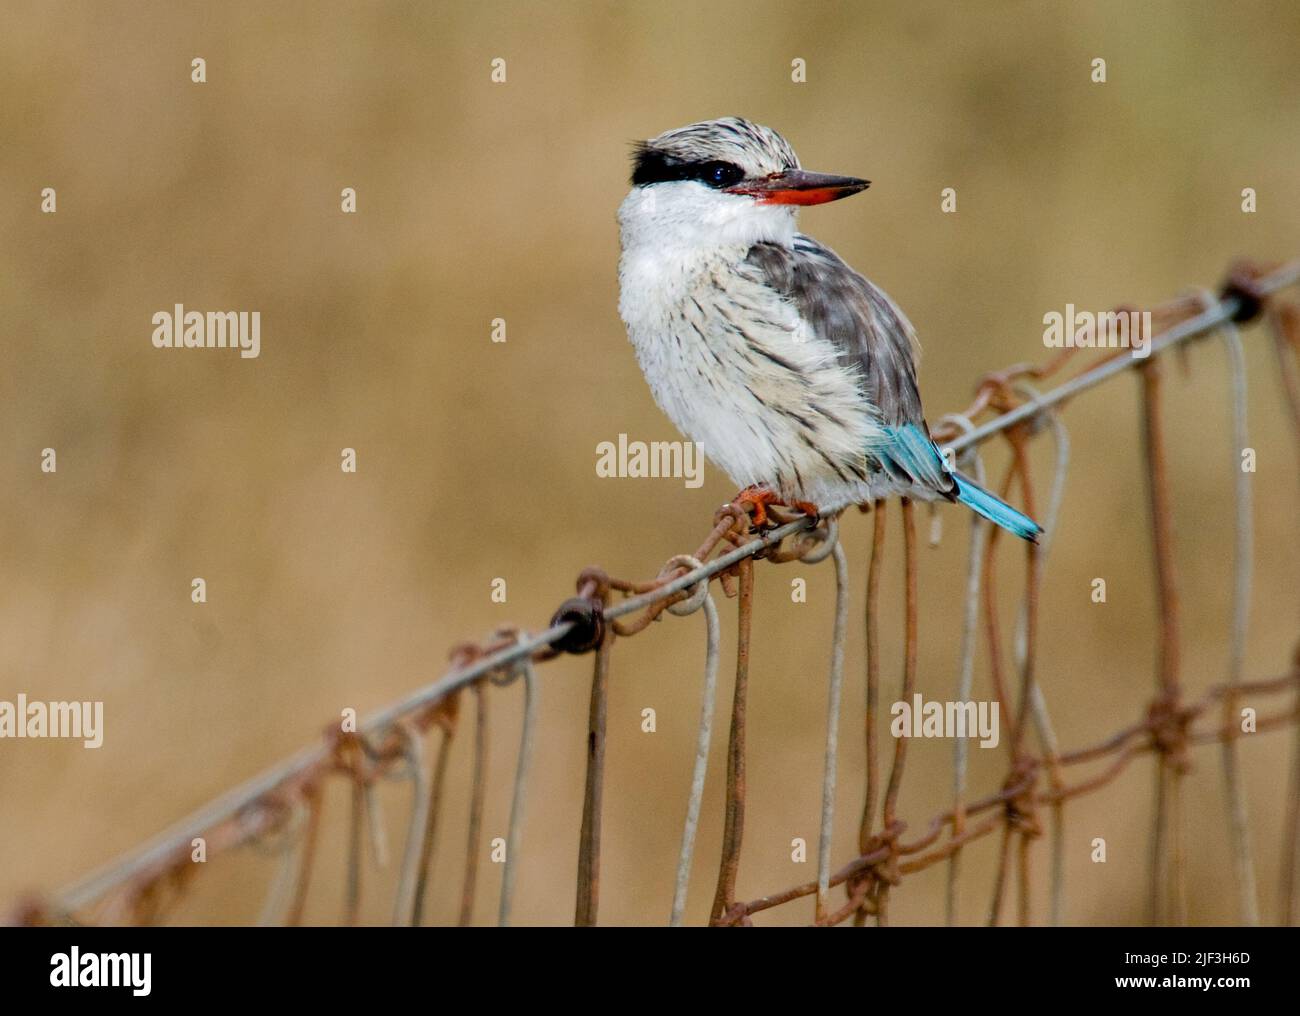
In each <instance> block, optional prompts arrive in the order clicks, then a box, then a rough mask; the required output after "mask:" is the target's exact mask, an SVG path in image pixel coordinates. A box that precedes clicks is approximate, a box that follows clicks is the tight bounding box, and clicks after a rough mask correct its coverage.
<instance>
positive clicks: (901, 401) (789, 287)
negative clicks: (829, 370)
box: [746, 233, 922, 427]
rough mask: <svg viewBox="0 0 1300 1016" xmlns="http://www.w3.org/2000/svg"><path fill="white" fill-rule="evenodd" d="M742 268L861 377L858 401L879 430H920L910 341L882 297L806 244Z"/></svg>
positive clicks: (800, 238) (758, 256) (761, 252)
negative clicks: (870, 409) (871, 412)
mask: <svg viewBox="0 0 1300 1016" xmlns="http://www.w3.org/2000/svg"><path fill="white" fill-rule="evenodd" d="M746 263H747V264H748V265H750V266H752V267H753V268H754V269H756V270H757V272H758V273H759V275H760V276H761V281H762V282H763V283H764V284H765V285H767V286H769V287H771V288H772V289H774V290H776V291H777V292H778V293H780V294H781V295H782V296H784V297H785V298H786V299H788V300H791V301H793V302H794V304H795V306H796V307H797V309H798V311H799V313H800V314H801V315H802V316H803V318H804V320H806V321H807V322H808V323H809V325H810V326H811V327H812V329H813V331H814V332H815V333H816V334H817V335H818V336H820V337H821V338H823V339H826V340H827V341H829V342H831V343H832V344H833V345H834V346H835V348H836V349H838V350H839V361H840V363H842V364H844V365H845V366H857V367H859V368H860V369H861V371H862V377H863V382H864V384H865V387H866V390H865V394H866V396H867V398H868V399H869V400H870V402H871V404H872V405H873V406H875V407H876V408H877V409H878V410H879V412H880V417H881V422H883V423H885V424H887V425H889V426H895V427H897V426H901V425H903V424H908V423H922V417H921V397H920V395H919V394H918V392H917V388H916V333H915V332H914V331H913V330H912V324H911V322H910V321H908V320H907V318H906V317H905V316H904V315H903V312H902V311H901V310H899V309H898V307H896V306H895V305H894V301H892V300H891V299H890V298H889V297H888V296H886V295H885V294H884V292H882V291H881V290H880V289H878V288H876V287H875V286H874V285H872V284H871V283H870V282H868V281H867V280H866V279H864V278H863V277H862V276H861V275H859V274H858V273H857V272H855V271H854V270H853V269H852V268H850V267H849V266H848V265H846V264H845V263H844V262H843V261H841V260H840V258H839V256H838V255H836V253H835V252H834V251H833V250H831V249H830V248H828V247H823V246H822V245H821V244H819V243H818V242H817V241H816V240H814V239H813V238H812V237H810V236H804V235H803V234H802V233H800V234H797V235H796V236H795V238H794V246H793V248H791V247H785V246H783V245H781V244H775V243H759V244H755V245H754V246H753V247H752V248H751V249H750V251H749V256H748V257H747V258H746Z"/></svg>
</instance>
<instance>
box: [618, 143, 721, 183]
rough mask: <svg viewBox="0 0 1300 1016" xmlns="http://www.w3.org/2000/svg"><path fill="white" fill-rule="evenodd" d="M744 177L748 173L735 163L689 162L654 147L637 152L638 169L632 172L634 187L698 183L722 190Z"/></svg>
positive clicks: (636, 167)
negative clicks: (693, 181)
mask: <svg viewBox="0 0 1300 1016" xmlns="http://www.w3.org/2000/svg"><path fill="white" fill-rule="evenodd" d="M744 178H745V171H744V170H743V169H741V168H740V167H739V166H737V165H735V164H734V163H731V162H722V161H718V160H709V161H705V162H687V161H684V160H682V159H677V158H674V157H673V156H671V155H667V154H666V153H664V152H660V151H656V150H655V149H652V148H642V149H640V150H638V151H637V153H636V166H635V167H634V168H633V170H632V184H633V186H641V185H644V184H652V183H671V182H673V181H676V180H698V181H699V182H700V183H703V184H706V185H707V186H709V187H713V188H716V189H721V188H723V187H730V186H732V185H733V184H736V183H739V182H740V181H741V180H743V179H744Z"/></svg>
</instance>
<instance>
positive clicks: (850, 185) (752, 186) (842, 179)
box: [725, 169, 871, 205]
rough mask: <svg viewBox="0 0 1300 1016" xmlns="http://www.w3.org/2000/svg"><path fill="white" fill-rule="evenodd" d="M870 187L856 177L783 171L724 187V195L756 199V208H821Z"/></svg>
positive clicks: (790, 170)
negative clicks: (767, 206)
mask: <svg viewBox="0 0 1300 1016" xmlns="http://www.w3.org/2000/svg"><path fill="white" fill-rule="evenodd" d="M870 186H871V181H870V180H859V179H858V178H857V177H856V176H832V175H831V174H829V173H809V172H808V171H807V170H803V169H787V170H786V171H785V172H784V173H773V174H772V175H771V176H767V177H764V178H763V179H762V180H742V181H741V182H740V183H738V184H736V185H735V186H734V187H728V188H726V191H725V193H727V194H746V195H749V196H750V197H753V198H757V199H758V203H759V204H760V205H823V204H825V203H826V202H827V201H838V200H839V199H840V198H847V197H848V196H849V195H851V194H856V193H858V191H864V190H866V189H867V188H868V187H870Z"/></svg>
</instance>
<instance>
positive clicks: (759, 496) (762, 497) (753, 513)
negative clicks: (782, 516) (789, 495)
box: [731, 487, 781, 529]
mask: <svg viewBox="0 0 1300 1016" xmlns="http://www.w3.org/2000/svg"><path fill="white" fill-rule="evenodd" d="M731 503H732V504H733V505H736V506H737V507H739V508H740V509H742V510H743V511H746V512H748V513H749V516H750V519H751V520H752V523H753V525H754V528H755V529H762V528H763V527H764V526H766V525H767V524H768V522H769V519H768V517H767V506H768V505H770V504H773V505H776V504H780V503H781V502H780V501H779V500H777V494H776V491H774V490H768V489H767V488H766V487H746V488H745V489H744V490H742V491H741V492H740V493H739V494H737V495H736V496H735V497H734V498H732V500H731Z"/></svg>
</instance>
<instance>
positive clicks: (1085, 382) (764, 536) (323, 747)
mask: <svg viewBox="0 0 1300 1016" xmlns="http://www.w3.org/2000/svg"><path fill="white" fill-rule="evenodd" d="M1297 281H1300V261H1296V262H1292V263H1289V264H1286V265H1284V266H1281V267H1278V268H1275V269H1273V270H1272V271H1269V272H1267V273H1263V272H1261V271H1259V270H1257V269H1254V268H1253V266H1245V265H1244V263H1243V265H1242V266H1239V270H1238V271H1237V272H1235V273H1234V274H1233V275H1232V276H1230V280H1229V284H1228V286H1227V287H1226V288H1225V290H1224V291H1223V293H1222V295H1221V296H1220V297H1219V298H1218V299H1217V300H1215V301H1213V302H1212V303H1208V304H1204V309H1203V310H1202V311H1201V312H1200V313H1197V314H1195V315H1194V316H1191V317H1187V318H1184V319H1183V320H1180V321H1178V322H1177V323H1174V324H1172V325H1171V326H1170V327H1168V328H1166V329H1164V330H1163V331H1161V332H1160V333H1159V334H1157V335H1155V336H1153V337H1152V339H1151V348H1150V357H1151V358H1154V357H1157V356H1159V355H1161V354H1163V353H1164V352H1166V351H1167V350H1169V349H1171V348H1174V347H1176V346H1179V345H1181V344H1182V343H1185V342H1187V341H1188V340H1190V339H1193V338H1197V337H1201V336H1205V335H1208V334H1211V333H1213V332H1214V331H1216V330H1217V329H1219V328H1220V327H1222V326H1223V325H1225V324H1226V323H1228V322H1232V321H1238V320H1243V319H1246V318H1249V317H1253V316H1254V313H1255V312H1256V311H1257V310H1258V307H1259V305H1260V303H1261V302H1262V301H1263V300H1264V299H1265V298H1266V297H1267V296H1269V295H1271V294H1272V293H1274V292H1276V291H1277V290H1280V289H1282V288H1285V287H1286V286H1289V285H1292V284H1294V283H1296V282H1297ZM1200 305H1202V304H1199V303H1198V306H1200ZM1145 362H1146V360H1144V359H1139V358H1136V357H1133V356H1125V355H1115V356H1112V357H1110V358H1108V359H1105V360H1103V361H1102V362H1100V363H1099V364H1097V365H1096V366H1094V367H1092V368H1090V369H1088V370H1086V371H1084V372H1082V373H1080V374H1078V375H1076V376H1075V377H1073V378H1071V379H1070V380H1068V381H1065V382H1064V383H1062V384H1060V385H1058V386H1057V387H1054V388H1052V389H1049V390H1047V391H1045V392H1042V393H1041V394H1034V395H1033V396H1032V397H1031V398H1029V399H1028V400H1027V401H1025V402H1022V403H1021V404H1019V405H1017V406H1015V407H1013V408H1009V409H1006V410H1005V411H1003V412H1000V413H997V414H996V415H994V416H993V417H992V418H990V419H988V420H987V421H986V422H984V423H983V424H980V425H978V426H974V427H973V428H970V429H966V430H965V431H964V432H962V433H957V432H956V429H955V428H945V427H943V426H940V427H936V428H935V437H936V440H937V441H939V443H940V444H941V446H942V448H943V450H944V451H945V452H947V451H948V450H951V453H952V454H953V455H954V456H959V455H960V454H961V453H962V452H964V451H967V450H969V449H973V448H975V447H977V446H979V445H980V444H982V443H984V442H986V441H988V440H989V439H990V438H993V437H995V436H997V435H999V434H1003V433H1005V432H1007V431H1009V430H1010V429H1011V428H1013V427H1015V426H1016V425H1017V424H1021V423H1024V422H1026V421H1029V420H1032V419H1033V418H1035V417H1036V416H1038V414H1040V413H1043V412H1044V411H1045V410H1048V409H1051V408H1052V407H1055V406H1058V405H1060V404H1062V403H1064V402H1066V401H1067V400H1069V399H1070V398H1072V397H1073V396H1075V395H1078V394H1079V393H1081V392H1083V391H1086V390H1088V389H1090V388H1093V387H1095V386H1097V385H1099V384H1101V383H1102V382H1104V381H1106V380H1108V379H1109V378H1112V377H1114V376H1116V375H1118V374H1120V373H1122V372H1124V371H1126V370H1129V369H1131V368H1134V367H1140V366H1141V365H1142V364H1143V363H1145ZM1050 372H1051V370H1050V369H1039V368H1034V367H1030V366H1024V365H1022V366H1018V367H1013V368H1011V369H1010V370H1008V371H1006V372H1003V373H1002V374H1001V375H997V376H996V377H997V378H998V379H999V380H1000V381H1001V382H1003V383H1005V382H1006V381H1008V380H1013V379H1015V378H1018V377H1041V376H1044V375H1045V374H1047V373H1050ZM992 404H993V403H991V402H990V401H989V400H988V399H985V398H977V400H976V403H975V405H974V406H973V407H972V409H971V410H968V412H967V414H966V416H965V418H966V419H970V418H971V417H973V416H975V415H976V414H977V413H978V412H980V411H982V410H984V409H987V408H989V407H990V406H991V405H992ZM814 525H815V522H814V520H812V519H808V518H802V517H801V518H798V519H796V520H794V521H790V522H786V523H784V524H782V525H779V526H777V527H776V528H773V529H770V530H767V531H765V532H761V533H756V534H753V537H752V538H751V539H748V540H746V541H745V542H743V543H741V544H740V545H739V546H735V547H734V548H733V549H731V550H729V551H727V552H726V553H724V554H721V555H719V556H717V557H715V558H712V559H710V560H706V561H704V562H703V563H702V564H700V565H699V566H698V567H693V568H690V569H689V570H687V571H685V572H683V573H682V574H680V575H677V576H676V577H674V578H672V579H670V580H668V581H663V582H659V583H654V584H650V585H649V586H646V587H635V588H633V587H627V588H626V589H625V590H624V591H627V592H632V593H633V595H629V596H626V597H625V598H624V599H621V600H618V601H617V602H614V603H611V604H609V605H608V606H607V607H605V608H604V610H603V615H604V617H605V618H608V619H610V620H614V619H617V618H620V617H624V616H626V615H629V614H633V613H636V612H638V611H641V610H644V609H646V608H652V607H655V606H657V605H660V604H663V603H665V601H669V600H671V599H673V598H674V597H676V596H677V594H679V593H682V592H684V591H685V590H688V589H691V588H692V587H695V586H697V585H698V584H699V583H700V582H701V581H707V580H709V579H711V578H713V577H715V576H718V575H719V574H720V573H724V572H727V571H728V570H729V569H731V568H733V567H734V566H735V565H737V564H738V563H739V562H742V561H744V560H746V559H750V558H754V557H756V556H758V555H760V554H762V553H763V552H764V551H766V550H768V549H769V548H772V547H775V546H776V545H777V544H779V543H781V541H782V540H784V539H785V538H786V537H788V536H791V535H793V534H795V533H798V532H801V531H803V530H807V529H810V528H812V527H813V526H814ZM726 532H727V528H726V527H725V526H719V527H718V528H715V530H714V536H715V539H714V540H713V542H712V544H710V549H711V547H712V546H716V543H717V540H718V539H721V537H722V536H723V535H724V534H725V533H726ZM698 556H699V557H700V558H701V559H702V558H704V557H706V556H707V553H704V554H700V555H698ZM586 574H588V573H584V575H586ZM580 582H581V580H580ZM588 588H591V584H590V583H589V586H588ZM620 588H623V587H620ZM575 627H577V622H575V621H570V620H560V621H557V622H555V623H552V624H551V625H550V626H549V627H548V628H546V629H545V630H543V631H540V632H537V633H536V634H532V635H527V634H524V635H520V636H519V637H517V638H510V639H507V640H502V641H500V642H498V643H495V644H493V645H491V646H489V647H487V648H486V649H483V650H477V651H476V652H475V653H474V654H473V659H472V662H467V663H465V664H464V665H460V666H454V667H453V668H452V669H451V670H450V671H449V672H448V673H447V674H445V675H444V676H443V677H441V678H439V679H438V680H436V681H434V682H432V683H431V684H429V685H426V686H425V687H423V688H420V689H418V690H416V691H415V692H413V693H411V694H410V695H408V696H406V697H405V698H403V699H400V700H398V701H396V702H394V703H392V704H391V705H389V706H387V707H385V708H382V709H380V710H379V711H377V712H376V713H374V714H373V715H371V716H369V717H367V718H366V719H365V720H364V721H363V722H362V723H361V724H359V729H358V735H359V736H360V737H361V738H363V739H364V738H370V737H375V736H380V737H382V736H386V735H389V734H391V733H392V732H393V731H394V729H395V728H396V727H397V726H398V725H399V724H401V723H402V722H403V721H408V720H411V719H412V718H414V717H417V716H419V715H421V714H424V713H427V711H428V710H430V709H431V708H433V707H436V706H437V705H438V704H439V703H441V702H443V701H445V700H446V699H447V697H448V696H450V695H452V694H453V693H455V692H457V691H459V690H460V689H461V688H464V687H466V686H468V685H470V684H472V683H474V682H475V681H477V680H479V679H480V678H483V677H484V676H486V675H490V674H494V673H500V672H505V671H509V670H511V669H512V668H514V667H515V666H516V665H517V664H518V663H519V662H520V661H523V660H525V659H533V658H537V659H542V658H548V657H549V656H551V655H555V654H556V652H557V651H558V650H557V648H556V647H557V646H559V645H560V644H561V643H562V641H563V640H564V639H565V638H566V636H569V635H570V634H571V633H572V632H573V631H574V629H575ZM638 630H639V629H638ZM1134 732H1135V731H1130V732H1129V733H1134ZM1126 739H1127V738H1126ZM335 751H336V745H333V744H331V743H329V742H328V741H327V742H326V743H322V744H318V745H315V746H311V747H308V748H304V749H303V750H301V751H299V752H297V753H296V754H294V755H292V756H290V757H289V758H286V759H285V760H283V761H282V762H280V763H278V764H276V765H274V766H272V767H270V768H268V769H267V770H265V771H264V772H262V773H260V774H259V775H257V776H255V777H253V778H252V779H250V780H248V781H247V782H245V783H243V784H241V785H239V786H237V787H235V788H233V789H231V790H230V791H228V792H227V793H225V794H222V795H221V796H220V797H217V798H216V799H214V800H213V801H211V802H210V803H208V804H207V805H205V806H203V807H201V808H199V809H198V810H197V811H195V812H193V813H192V814H190V815H188V816H186V817H185V818H183V819H181V820H180V821H178V822H176V823H175V824H173V825H172V826H170V827H168V828H167V829H165V830H164V831H162V832H161V833H159V834H158V835H156V836H155V837H153V838H152V839H151V840H149V841H147V842H146V843H144V844H143V845H141V846H139V847H137V848H136V849H134V850H132V851H129V852H128V853H127V854H125V855H123V856H122V857H119V858H117V859H115V860H113V861H111V862H110V863H108V864H106V865H104V866H103V867H101V868H99V869H97V870H95V871H93V872H91V873H90V874H88V875H87V876H85V877H84V878H82V879H80V880H78V881H76V882H74V883H72V884H71V885H68V886H66V887H64V888H63V889H62V890H60V891H58V892H56V893H55V894H54V901H55V902H56V904H57V906H58V907H59V908H60V909H61V910H62V911H63V912H64V913H66V914H71V913H72V912H75V911H77V910H79V909H81V908H83V907H86V906H89V905H91V904H93V903H94V902H96V901H97V900H100V899H102V898H103V897H105V896H106V894H108V893H110V892H111V891H113V890H115V889H117V888H120V887H122V886H124V885H126V884H128V883H130V882H131V881H132V880H134V879H137V878H141V877H143V876H146V875H148V874H150V873H153V872H157V871H159V870H165V869H166V868H167V866H168V865H169V863H170V862H172V861H174V860H175V858H176V857H177V856H178V855H187V854H188V851H189V849H190V844H191V840H192V839H193V838H194V837H195V836H198V835H201V834H202V833H203V832H204V831H206V830H209V829H211V828H213V827H214V826H216V825H218V824H220V823H222V822H224V821H228V820H230V819H231V818H232V817H234V816H237V815H240V814H241V813H244V812H246V811H247V810H248V809H250V808H253V807H255V806H257V805H259V804H261V803H264V802H265V800H266V799H267V798H268V796H270V795H273V794H274V793H275V792H276V791H277V790H279V789H280V788H283V787H285V786H286V785H290V784H293V783H295V782H296V781H303V780H308V779H310V777H311V775H312V774H314V773H317V772H320V771H321V770H322V768H323V767H326V766H329V765H330V764H331V761H332V759H333V757H334V754H335ZM972 810H973V809H972ZM862 860H863V859H859V861H858V862H855V864H857V865H859V866H860V864H861V862H862ZM850 867H853V866H852V865H851V866H850ZM846 874H847V872H846V871H841V872H839V873H837V875H836V877H835V879H833V880H832V884H835V883H836V882H838V881H842V880H843V878H844V877H846Z"/></svg>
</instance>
